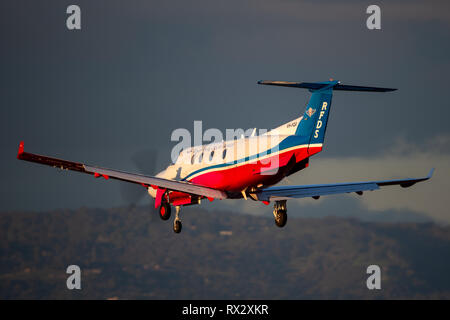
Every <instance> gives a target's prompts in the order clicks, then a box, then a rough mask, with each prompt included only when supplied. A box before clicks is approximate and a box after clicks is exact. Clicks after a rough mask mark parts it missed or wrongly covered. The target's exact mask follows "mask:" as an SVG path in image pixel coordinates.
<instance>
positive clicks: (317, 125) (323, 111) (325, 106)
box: [314, 101, 328, 138]
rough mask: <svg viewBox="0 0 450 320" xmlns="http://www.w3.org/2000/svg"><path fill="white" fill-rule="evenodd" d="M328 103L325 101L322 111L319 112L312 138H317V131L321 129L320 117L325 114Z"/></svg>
mask: <svg viewBox="0 0 450 320" xmlns="http://www.w3.org/2000/svg"><path fill="white" fill-rule="evenodd" d="M327 106H328V103H327V102H326V101H324V102H323V104H322V109H321V110H320V114H319V119H318V120H317V124H316V131H314V138H318V137H319V129H320V128H322V120H321V119H322V117H323V115H324V114H325V111H326V110H327Z"/></svg>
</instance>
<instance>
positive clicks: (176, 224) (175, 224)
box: [173, 206, 182, 233]
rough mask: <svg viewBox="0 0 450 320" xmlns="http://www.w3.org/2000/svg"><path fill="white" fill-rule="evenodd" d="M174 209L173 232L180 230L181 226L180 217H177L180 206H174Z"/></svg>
mask: <svg viewBox="0 0 450 320" xmlns="http://www.w3.org/2000/svg"><path fill="white" fill-rule="evenodd" d="M175 210H176V215H175V220H174V221H173V232H175V233H180V232H181V227H182V225H181V219H180V217H179V214H180V206H176V207H175Z"/></svg>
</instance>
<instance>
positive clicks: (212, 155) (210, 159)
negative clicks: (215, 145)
mask: <svg viewBox="0 0 450 320" xmlns="http://www.w3.org/2000/svg"><path fill="white" fill-rule="evenodd" d="M213 158H214V150H213V151H211V154H210V155H209V161H212V159H213Z"/></svg>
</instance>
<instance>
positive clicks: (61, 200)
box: [0, 0, 450, 224]
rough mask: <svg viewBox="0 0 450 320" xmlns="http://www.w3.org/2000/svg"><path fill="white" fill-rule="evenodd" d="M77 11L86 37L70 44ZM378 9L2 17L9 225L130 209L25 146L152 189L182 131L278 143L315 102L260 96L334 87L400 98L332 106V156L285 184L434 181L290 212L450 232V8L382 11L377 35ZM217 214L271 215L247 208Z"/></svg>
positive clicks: (113, 8)
mask: <svg viewBox="0 0 450 320" xmlns="http://www.w3.org/2000/svg"><path fill="white" fill-rule="evenodd" d="M74 3H76V4H78V5H79V6H80V8H81V30H76V31H69V30H68V29H67V28H66V19H67V17H68V15H67V14H66V8H67V6H68V5H70V4H74ZM370 4H372V3H371V2H367V1H356V0H348V1H331V0H330V1H326V0H324V1H293V0H279V1H266V0H258V1H234V0H230V1H171V0H168V1H100V0H98V1H76V2H74V1H56V0H55V1H22V0H14V1H11V0H6V1H2V2H1V3H0V21H1V22H0V23H1V28H0V37H1V43H2V46H1V48H2V49H1V52H0V64H1V72H0V84H1V86H0V90H1V94H0V104H1V108H0V130H1V134H0V144H1V148H0V153H1V161H2V165H1V166H0V174H1V177H2V179H1V181H2V182H1V184H0V192H1V200H2V201H1V203H0V211H10V210H36V211H42V210H53V209H58V208H79V207H82V206H88V207H105V208H107V207H113V206H121V205H126V204H127V199H125V198H124V196H123V192H122V190H123V189H122V187H121V186H120V184H121V183H120V182H118V181H98V180H93V178H92V177H90V176H86V175H81V174H78V173H76V172H60V171H57V170H55V169H53V168H49V167H45V166H39V165H37V164H30V163H26V162H21V161H17V159H16V154H17V148H18V144H19V142H20V141H21V140H24V141H25V149H26V150H27V151H30V152H35V153H41V154H47V155H50V156H55V157H60V158H64V159H70V160H74V161H80V162H84V163H88V164H93V165H99V166H104V167H110V168H115V169H120V170H126V171H132V172H141V173H146V174H155V173H156V172H157V170H161V169H163V168H164V167H165V166H167V165H168V164H169V162H170V150H171V148H172V147H173V146H174V145H175V142H171V141H170V135H171V133H172V131H173V130H175V129H177V128H187V129H188V130H192V129H193V123H194V121H195V120H202V121H203V128H204V129H207V128H218V129H221V130H223V131H225V129H226V128H243V129H248V128H254V127H256V128H263V129H271V128H274V127H277V126H279V125H280V124H282V123H285V122H287V121H289V120H292V119H294V118H297V117H298V116H300V115H301V114H303V112H304V108H305V106H306V103H307V101H308V99H309V93H308V92H307V91H306V90H298V89H291V88H278V87H269V86H258V85H257V83H256V82H257V80H261V79H269V80H288V81H324V80H328V79H329V78H333V79H337V80H340V81H341V82H342V83H345V84H354V85H372V86H381V87H394V88H398V89H399V90H398V91H395V92H391V93H383V94H373V93H354V92H336V93H335V94H334V97H333V105H332V110H331V114H330V119H329V122H328V128H327V134H326V140H325V146H324V150H323V152H322V153H321V154H319V155H317V156H314V158H312V159H311V161H310V167H309V168H308V169H307V170H304V171H301V172H299V173H297V174H296V175H295V176H292V177H290V178H289V181H286V183H289V184H294V183H295V184H309V183H327V182H329V183H332V182H345V181H364V180H366V179H367V180H370V179H389V178H402V177H416V176H424V175H426V174H427V172H428V171H429V169H430V168H432V167H435V168H436V171H435V176H434V177H433V179H432V180H431V181H429V182H426V183H422V184H418V185H416V186H414V187H412V188H409V189H402V188H395V187H393V188H388V189H385V190H382V191H377V192H373V193H368V194H365V195H364V196H363V197H359V196H356V195H355V196H353V195H350V196H345V195H344V196H331V197H329V198H326V199H325V197H323V199H322V198H321V199H320V200H319V201H314V200H310V199H307V200H296V201H290V202H289V204H288V206H289V208H290V212H292V213H294V214H296V215H300V216H326V215H330V214H331V215H338V216H351V217H358V218H361V219H368V220H382V221H397V220H398V221H435V222H438V223H444V224H447V223H449V222H450V213H449V212H448V209H447V208H448V200H447V199H448V190H450V182H449V181H450V161H449V160H450V126H449V125H448V121H449V118H450V117H449V116H450V108H449V103H448V101H447V99H446V97H447V95H446V93H447V92H446V91H448V88H449V85H450V81H449V80H448V77H449V74H450V42H449V41H448V39H449V33H450V28H449V27H450V3H449V2H448V1H378V2H377V4H378V5H379V6H380V8H381V30H368V29H367V28H366V19H367V17H368V15H367V14H366V8H367V7H368V6H369V5H370ZM149 149H154V150H157V152H158V153H157V164H156V167H155V166H154V165H149V166H148V167H145V166H139V168H138V166H136V164H135V161H134V160H133V159H136V157H138V156H139V155H145V154H146V151H148V150H149ZM144 160H145V159H144ZM141 162H142V159H141ZM142 167H144V168H142ZM143 169H144V171H142V170H143ZM150 203H151V202H150V200H149V199H147V198H144V199H143V200H141V202H140V204H149V205H150ZM206 207H207V208H208V209H210V210H214V209H215V208H222V207H228V208H233V209H234V210H237V211H242V212H245V213H249V214H269V215H271V208H269V207H266V206H263V205H261V204H259V203H252V202H249V201H247V202H244V201H235V202H230V201H224V203H222V204H217V203H216V202H214V203H213V204H207V205H206Z"/></svg>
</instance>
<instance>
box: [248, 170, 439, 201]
mask: <svg viewBox="0 0 450 320" xmlns="http://www.w3.org/2000/svg"><path fill="white" fill-rule="evenodd" d="M433 172H434V169H431V170H430V172H429V174H428V176H426V177H423V178H413V179H398V180H381V181H369V182H348V183H334V184H316V185H307V186H281V187H270V188H267V189H264V190H261V191H258V192H256V193H255V195H256V197H257V199H258V200H261V201H271V200H286V199H292V198H306V197H313V198H315V199H318V198H319V197H320V196H324V195H329V194H339V193H350V192H356V193H358V194H360V195H361V194H362V192H363V191H369V190H370V191H372V190H377V189H379V188H380V187H384V186H391V185H400V186H401V187H403V188H407V187H410V186H412V185H413V184H415V183H417V182H421V181H425V180H428V179H430V178H431V176H432V175H433Z"/></svg>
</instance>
